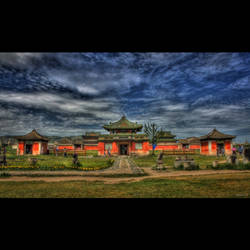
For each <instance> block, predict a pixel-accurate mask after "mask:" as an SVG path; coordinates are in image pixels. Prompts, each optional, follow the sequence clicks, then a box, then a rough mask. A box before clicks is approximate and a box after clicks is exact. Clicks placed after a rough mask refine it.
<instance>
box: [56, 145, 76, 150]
mask: <svg viewBox="0 0 250 250" xmlns="http://www.w3.org/2000/svg"><path fill="white" fill-rule="evenodd" d="M65 148H66V149H69V150H73V149H74V146H73V145H72V146H62V145H61V146H58V149H59V150H62V149H65Z"/></svg>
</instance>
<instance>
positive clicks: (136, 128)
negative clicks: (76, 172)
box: [83, 116, 178, 155]
mask: <svg viewBox="0 0 250 250" xmlns="http://www.w3.org/2000/svg"><path fill="white" fill-rule="evenodd" d="M142 127H143V125H142V124H138V123H137V122H131V121H129V120H128V119H127V118H126V117H125V116H123V117H122V118H121V119H120V120H119V121H117V122H114V123H110V124H107V125H104V126H103V128H104V129H106V130H107V131H108V132H109V134H100V133H94V132H90V133H86V134H85V135H84V136H83V144H84V149H85V150H97V151H98V155H104V154H105V153H107V152H108V151H109V152H110V153H111V154H112V155H132V154H137V155H147V154H149V152H150V150H152V145H151V144H150V143H149V139H148V137H147V136H146V135H145V134H138V132H140V131H141V130H142ZM174 138H175V135H172V134H171V133H170V132H169V131H165V132H164V134H163V135H162V137H161V138H160V139H159V143H158V145H157V147H156V148H155V150H167V149H178V144H177V143H176V139H174Z"/></svg>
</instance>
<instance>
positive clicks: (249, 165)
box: [207, 163, 250, 170]
mask: <svg viewBox="0 0 250 250" xmlns="http://www.w3.org/2000/svg"><path fill="white" fill-rule="evenodd" d="M207 169H214V170H223V169H232V170H250V163H247V164H243V163H240V164H238V165H237V164H230V163H223V164H218V165H217V166H216V167H214V166H213V165H207Z"/></svg>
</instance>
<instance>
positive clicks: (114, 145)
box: [111, 141, 118, 154]
mask: <svg viewBox="0 0 250 250" xmlns="http://www.w3.org/2000/svg"><path fill="white" fill-rule="evenodd" d="M111 154H118V146H117V142H115V141H114V142H112V150H111Z"/></svg>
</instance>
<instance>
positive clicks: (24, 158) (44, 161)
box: [0, 148, 113, 170]
mask: <svg viewBox="0 0 250 250" xmlns="http://www.w3.org/2000/svg"><path fill="white" fill-rule="evenodd" d="M29 158H36V159H37V164H36V165H35V166H32V164H30V163H29V161H28V159H29ZM78 159H79V162H80V164H81V167H79V168H75V167H74V166H73V157H72V156H70V155H69V156H68V157H64V156H62V155H58V156H55V155H36V156H33V155H20V156H17V155H16V150H11V149H10V148H8V150H7V167H4V166H2V167H0V170H98V169H102V168H107V167H110V166H111V165H112V162H113V158H112V157H110V158H108V157H107V158H104V157H93V158H84V157H82V156H79V157H78Z"/></svg>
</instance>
